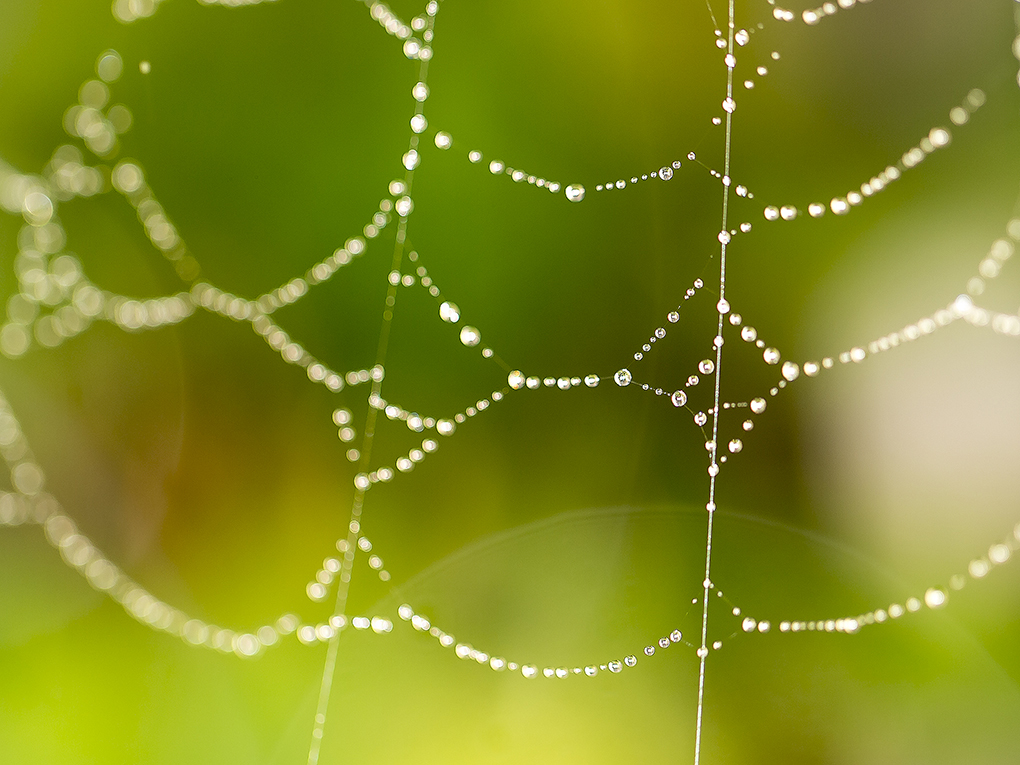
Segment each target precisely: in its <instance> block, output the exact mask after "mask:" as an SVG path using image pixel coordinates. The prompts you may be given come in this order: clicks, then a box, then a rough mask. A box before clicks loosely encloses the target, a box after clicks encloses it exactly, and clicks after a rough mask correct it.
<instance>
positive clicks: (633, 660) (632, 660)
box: [623, 654, 637, 667]
mask: <svg viewBox="0 0 1020 765" xmlns="http://www.w3.org/2000/svg"><path fill="white" fill-rule="evenodd" d="M623 663H624V664H626V665H627V666H628V667H634V666H637V656H634V655H633V654H631V655H630V656H625V657H624V658H623Z"/></svg>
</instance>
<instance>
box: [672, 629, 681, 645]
mask: <svg viewBox="0 0 1020 765" xmlns="http://www.w3.org/2000/svg"><path fill="white" fill-rule="evenodd" d="M683 637H684V633H682V632H681V631H680V630H673V631H672V632H670V633H669V639H670V640H672V641H673V642H674V643H679V642H680V641H681V640H683Z"/></svg>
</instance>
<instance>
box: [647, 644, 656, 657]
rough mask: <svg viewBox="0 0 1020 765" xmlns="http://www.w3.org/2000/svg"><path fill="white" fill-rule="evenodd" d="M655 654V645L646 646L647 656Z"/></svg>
mask: <svg viewBox="0 0 1020 765" xmlns="http://www.w3.org/2000/svg"><path fill="white" fill-rule="evenodd" d="M654 655H655V646H654V645H649V646H645V656H654Z"/></svg>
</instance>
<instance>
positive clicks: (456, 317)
mask: <svg viewBox="0 0 1020 765" xmlns="http://www.w3.org/2000/svg"><path fill="white" fill-rule="evenodd" d="M439 318H441V319H442V320H443V321H446V322H449V323H450V324H456V323H457V322H458V321H460V309H459V308H458V307H457V304H456V303H451V302H450V301H446V302H445V303H443V304H442V305H440V306H439Z"/></svg>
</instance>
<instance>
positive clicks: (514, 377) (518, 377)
mask: <svg viewBox="0 0 1020 765" xmlns="http://www.w3.org/2000/svg"><path fill="white" fill-rule="evenodd" d="M506 381H507V384H508V385H509V386H510V387H511V388H513V389H514V390H520V389H521V388H523V387H524V375H523V374H521V371H520V370H519V369H515V370H514V371H513V372H511V373H510V374H509V375H507V378H506Z"/></svg>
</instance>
